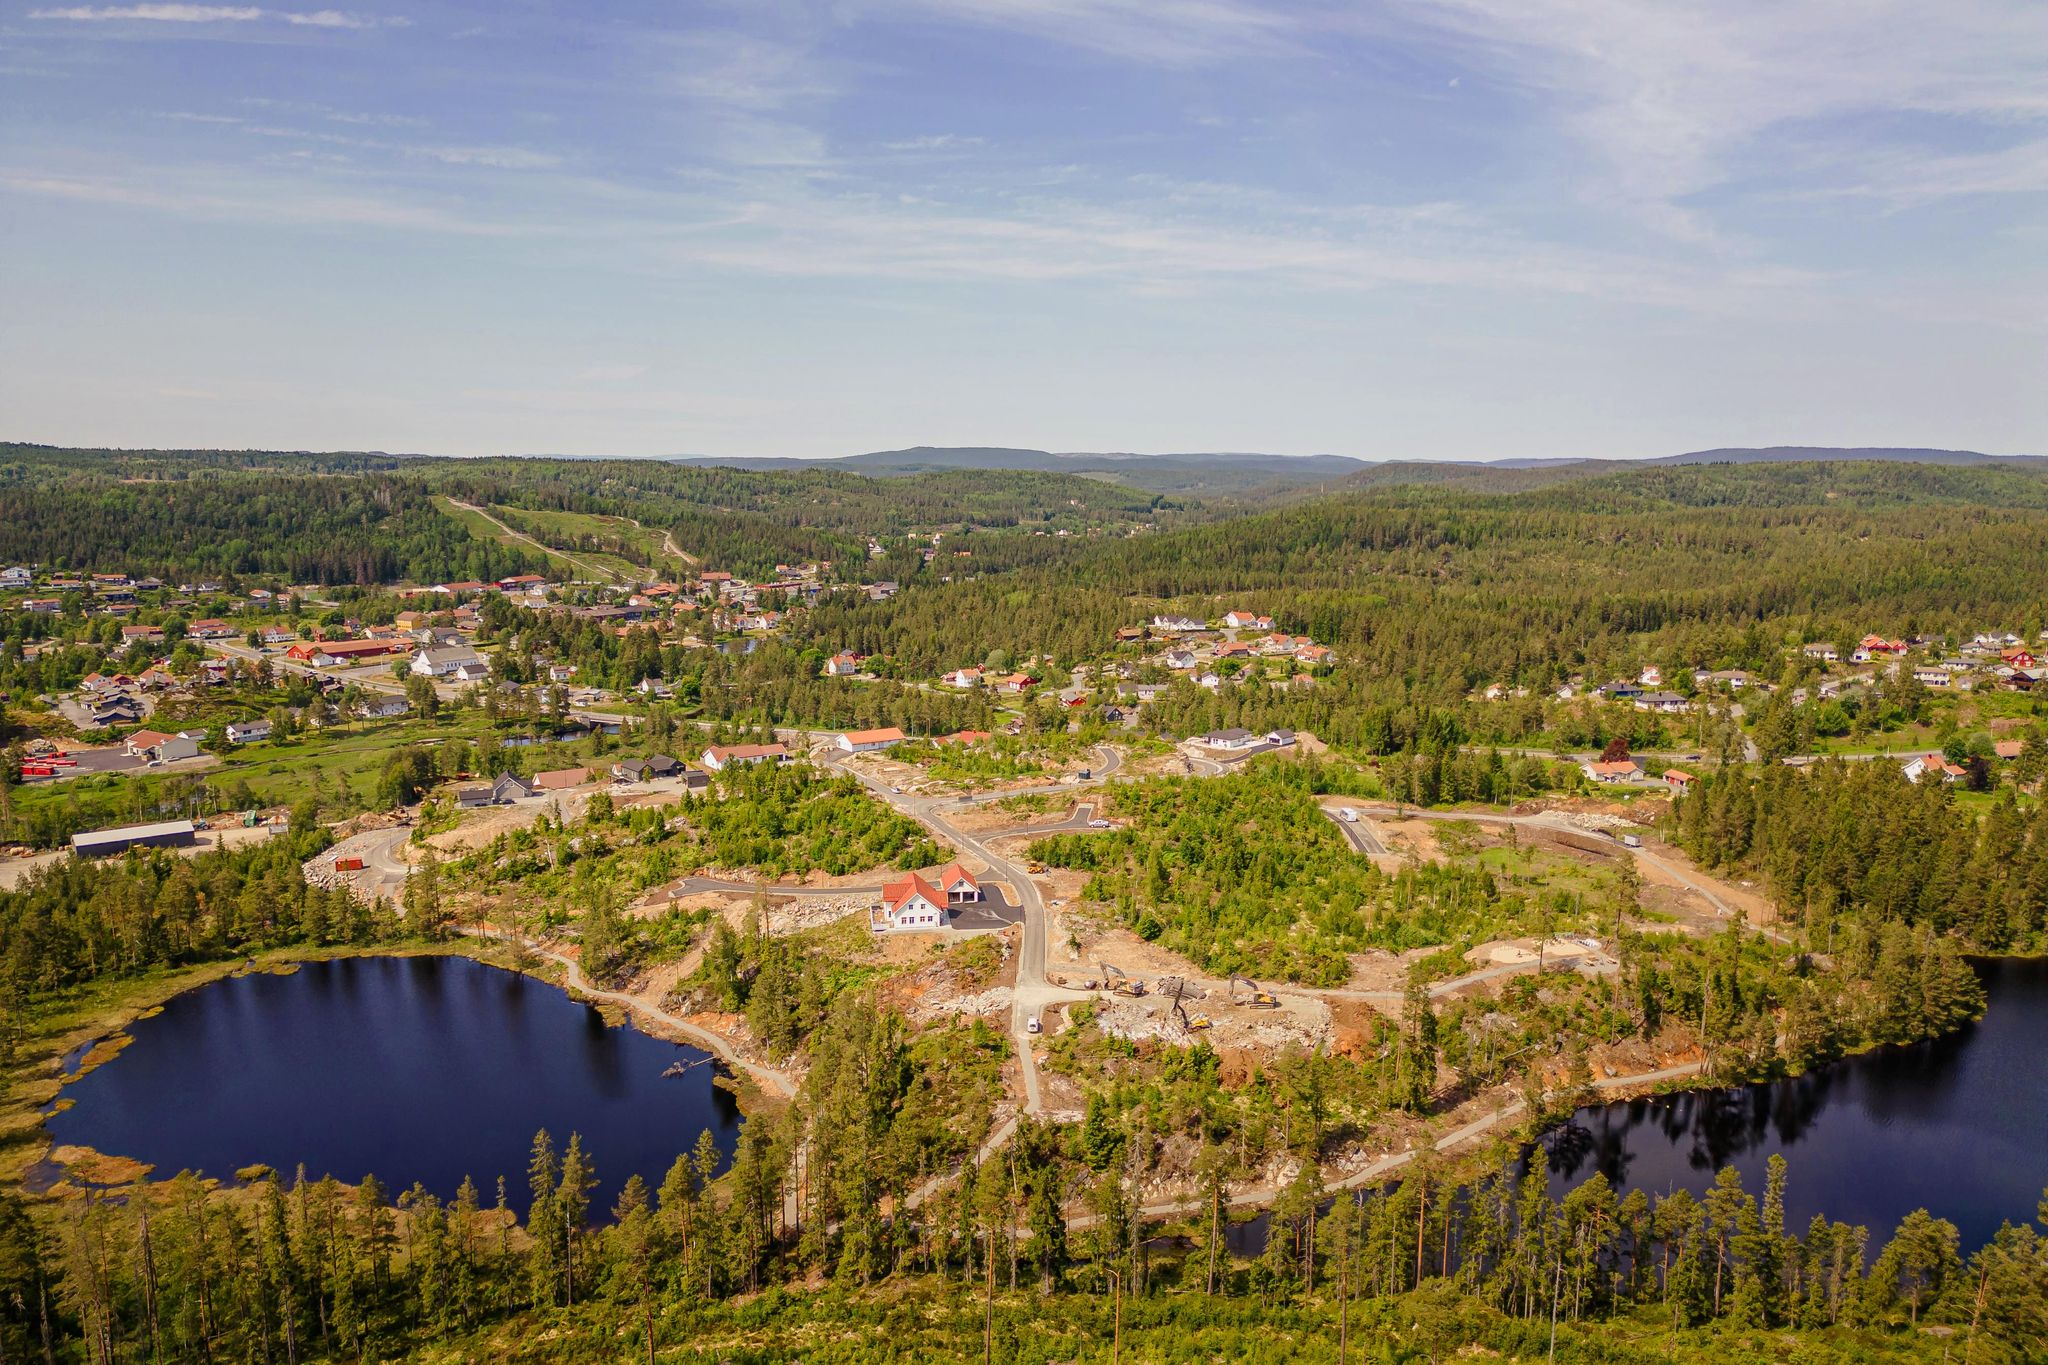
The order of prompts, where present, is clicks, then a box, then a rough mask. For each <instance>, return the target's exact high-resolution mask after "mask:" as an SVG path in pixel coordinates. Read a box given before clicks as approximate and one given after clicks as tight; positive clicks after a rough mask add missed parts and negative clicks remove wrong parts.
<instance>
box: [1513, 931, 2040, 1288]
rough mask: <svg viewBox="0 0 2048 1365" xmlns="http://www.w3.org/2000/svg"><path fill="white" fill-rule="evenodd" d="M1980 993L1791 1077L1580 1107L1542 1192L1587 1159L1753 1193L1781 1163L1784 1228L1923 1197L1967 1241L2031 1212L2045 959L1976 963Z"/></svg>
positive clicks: (1628, 1180) (1893, 1219) (1895, 1218)
mask: <svg viewBox="0 0 2048 1365" xmlns="http://www.w3.org/2000/svg"><path fill="white" fill-rule="evenodd" d="M1977 970H1978V973H1979V975H1981V976H1982V978H1983V980H1984V988H1985V992H1986V994H1987V995H1988V996H1989V997H1990V1007H1989V1008H1988V1009H1987V1010H1986V1011H1985V1014H1984V1018H1983V1020H1982V1021H1981V1022H1979V1023H1977V1024H1974V1025H1972V1026H1971V1027H1969V1028H1966V1029H1964V1030H1962V1031H1961V1032H1960V1033H1955V1034H1951V1035H1950V1036H1948V1037H1946V1038H1942V1039H1939V1040H1937V1041H1935V1042H1931V1043H1920V1044H1917V1045H1915V1046H1913V1047H1893V1048H1883V1049H1880V1050H1879V1051H1876V1052H1872V1053H1867V1054H1865V1055H1863V1056H1859V1057H1850V1058H1847V1059H1845V1060H1843V1061H1840V1062H1837V1063H1834V1064H1832V1065H1829V1066H1826V1067H1822V1068H1819V1069H1818V1070H1816V1071H1814V1072H1813V1073H1812V1074H1810V1075H1806V1076H1801V1077H1798V1078H1796V1079H1793V1080H1787V1081H1774V1082H1770V1083H1767V1084H1760V1085H1748V1086H1741V1087H1738V1088H1736V1089H1732V1090H1715V1091H1698V1092H1694V1093H1690V1094H1685V1095H1674V1096H1667V1097H1662V1098H1657V1099H1648V1100H1634V1101H1629V1102H1626V1103H1621V1104H1609V1105H1595V1106H1592V1107H1589V1108H1586V1109H1581V1110H1580V1111H1579V1112H1578V1113H1577V1114H1576V1115H1575V1116H1574V1117H1573V1119H1572V1121H1571V1122H1570V1123H1569V1124H1567V1125H1566V1126H1564V1127H1562V1128H1560V1129H1558V1130H1557V1131H1555V1132H1553V1133H1551V1134H1550V1135H1549V1136H1548V1137H1546V1138H1545V1139H1544V1143H1545V1145H1546V1146H1547V1147H1548V1148H1549V1149H1550V1161H1551V1181H1550V1186H1551V1193H1552V1194H1554V1195H1557V1196H1560V1197H1561V1196H1562V1195H1563V1194H1564V1192H1565V1191H1566V1190H1568V1189H1570V1188H1571V1187H1572V1186H1574V1185H1577V1184H1578V1183H1580V1182H1581V1181H1583V1180H1585V1179H1586V1178H1588V1177H1589V1176H1591V1175H1592V1174H1593V1173H1594V1172H1595V1171H1603V1172H1605V1173H1606V1175H1607V1178H1608V1180H1610V1181H1612V1182H1613V1183H1614V1185H1615V1186H1616V1188H1617V1189H1618V1190H1623V1191H1625V1190H1627V1189H1631V1188H1635V1187H1641V1188H1642V1189H1643V1190H1645V1191H1647V1192H1648V1193H1650V1194H1651V1195H1659V1194H1663V1193H1665V1192H1666V1191H1669V1190H1673V1189H1677V1188H1679V1187H1681V1186H1683V1187H1685V1188H1687V1189H1690V1190H1692V1191H1693V1192H1694V1193H1695V1194H1697V1193H1700V1192H1701V1191H1703V1190H1704V1189H1706V1187H1707V1186H1708V1185H1710V1184H1712V1183H1713V1179H1714V1175H1715V1173H1716V1172H1718V1171H1719V1170H1720V1169H1721V1168H1722V1167H1723V1166H1729V1165H1732V1166H1734V1167H1735V1168H1736V1169H1737V1170H1739V1171H1741V1172H1742V1183H1743V1186H1744V1187H1745V1188H1746V1189H1748V1190H1750V1191H1751V1192H1752V1193H1757V1194H1760V1193H1761V1192H1762V1190H1763V1185H1764V1163H1765V1162H1766V1161H1767V1160H1769V1158H1770V1156H1771V1154H1772V1153H1774V1152H1781V1153H1783V1154H1784V1157H1785V1161H1786V1163H1787V1166H1788V1170H1787V1183H1786V1194H1785V1208H1786V1227H1787V1229H1788V1230H1789V1231H1792V1232H1798V1233H1804V1232H1805V1231H1806V1223H1807V1220H1808V1219H1810V1218H1811V1217H1812V1216H1813V1215H1814V1214H1816V1213H1825V1214H1826V1215H1827V1216H1828V1217H1830V1218H1833V1219H1835V1220H1837V1221H1839V1222H1844V1223H1861V1224H1863V1225H1864V1226H1866V1227H1868V1228H1869V1229H1870V1233H1871V1239H1872V1242H1873V1244H1874V1245H1875V1244H1881V1243H1882V1242H1883V1241H1884V1239H1886V1238H1888V1237H1889V1236H1890V1235H1891V1233H1892V1231H1893V1229H1895V1228H1896V1227H1897V1226H1898V1224H1899V1220H1900V1219H1901V1218H1904V1217H1905V1216H1906V1215H1907V1214H1909V1213H1911V1212H1912V1211H1913V1210H1915V1209H1919V1208H1925V1209H1927V1210H1928V1211H1929V1212H1931V1213H1933V1214H1934V1215H1935V1216H1937V1217H1940V1218H1946V1219H1948V1220H1949V1221H1950V1222H1952V1223H1954V1224H1955V1225H1956V1226H1957V1228H1958V1229H1959V1230H1960V1231H1961V1232H1962V1244H1963V1249H1964V1251H1965V1253H1966V1254H1967V1253H1968V1252H1969V1251H1971V1250H1974V1249H1975V1248H1977V1247H1978V1246H1981V1245H1982V1244H1984V1243H1985V1242H1988V1241H1990V1240H1991V1237H1992V1234H1994V1233H1995V1232H1997V1231H1998V1225H1999V1223H2000V1222H2002V1221H2005V1220H2008V1219H2009V1220H2011V1221H2012V1222H2015V1223H2024V1222H2029V1221H2031V1220H2032V1219H2033V1217H2034V1211H2035V1205H2036V1204H2037V1203H2038V1202H2039V1200H2040V1198H2041V1192H2042V1189H2043V1187H2044V1186H2048V959H2042V958H2033V959H2003V960H1990V961H1983V962H1980V963H1978V964H1977Z"/></svg>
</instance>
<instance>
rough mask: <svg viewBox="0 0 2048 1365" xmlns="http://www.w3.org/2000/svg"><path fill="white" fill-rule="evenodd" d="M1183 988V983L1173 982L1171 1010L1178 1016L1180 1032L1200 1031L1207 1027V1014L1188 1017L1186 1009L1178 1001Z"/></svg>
mask: <svg viewBox="0 0 2048 1365" xmlns="http://www.w3.org/2000/svg"><path fill="white" fill-rule="evenodd" d="M1184 989H1185V985H1184V984H1183V983H1182V982H1179V981H1175V982H1174V987H1173V1012H1174V1013H1175V1014H1177V1015H1179V1016H1180V1030H1181V1032H1182V1033H1200V1032H1201V1031H1202V1030H1203V1029H1205V1028H1208V1027H1209V1016H1208V1015H1206V1014H1197V1015H1195V1016H1194V1017H1193V1018H1189V1017H1188V1012H1187V1010H1186V1009H1185V1008H1184V1007H1183V1006H1182V1005H1181V1003H1180V997H1181V992H1182V990H1184Z"/></svg>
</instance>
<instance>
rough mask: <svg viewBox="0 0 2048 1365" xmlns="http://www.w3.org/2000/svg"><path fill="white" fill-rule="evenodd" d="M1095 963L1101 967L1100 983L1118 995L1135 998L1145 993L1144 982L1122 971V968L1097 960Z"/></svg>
mask: <svg viewBox="0 0 2048 1365" xmlns="http://www.w3.org/2000/svg"><path fill="white" fill-rule="evenodd" d="M1095 965H1096V966H1098V967H1100V968H1102V984H1103V985H1104V986H1106V987H1108V988H1109V989H1110V990H1112V991H1115V992H1116V993H1117V994H1118V995H1127V996H1130V997H1131V998H1132V999H1136V998H1137V997H1139V996H1141V995H1143V994H1144V993H1145V983H1144V982H1142V981H1140V980H1138V978H1137V977H1135V976H1132V975H1130V974H1129V973H1128V972H1126V971H1124V969H1123V968H1121V967H1112V966H1110V965H1109V964H1108V963H1107V962H1098V963H1096V964H1095Z"/></svg>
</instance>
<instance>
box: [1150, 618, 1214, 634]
mask: <svg viewBox="0 0 2048 1365" xmlns="http://www.w3.org/2000/svg"><path fill="white" fill-rule="evenodd" d="M1152 628H1153V629H1154V630H1164V631H1170V632H1172V633H1174V634H1177V635H1186V634H1189V633H1191V632H1193V631H1197V630H1207V629H1208V628H1209V623H1208V622H1207V621H1197V620H1196V619H1195V618H1194V617H1192V616H1155V617H1153V618H1152Z"/></svg>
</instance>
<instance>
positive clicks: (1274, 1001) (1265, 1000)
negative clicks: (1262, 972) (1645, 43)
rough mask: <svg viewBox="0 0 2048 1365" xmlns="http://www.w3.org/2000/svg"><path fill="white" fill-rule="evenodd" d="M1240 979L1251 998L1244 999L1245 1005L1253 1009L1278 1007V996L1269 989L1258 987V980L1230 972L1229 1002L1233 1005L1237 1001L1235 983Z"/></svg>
mask: <svg viewBox="0 0 2048 1365" xmlns="http://www.w3.org/2000/svg"><path fill="white" fill-rule="evenodd" d="M1240 981H1242V982H1243V983H1244V988H1245V989H1246V990H1247V991H1250V992H1251V998H1250V999H1249V1000H1247V1001H1245V1003H1246V1004H1247V1005H1250V1006H1251V1007H1252V1008H1253V1009H1255V1010H1270V1009H1278V1008H1279V1006H1280V997H1279V996H1277V995H1275V994H1273V992H1271V991H1267V990H1261V989H1259V983H1258V982H1256V981H1254V980H1252V979H1251V978H1250V977H1248V976H1239V975H1238V974H1237V973H1236V972H1232V973H1231V974H1230V1003H1231V1004H1233V1005H1235V1004H1236V1003H1237V983H1238V982H1240Z"/></svg>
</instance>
